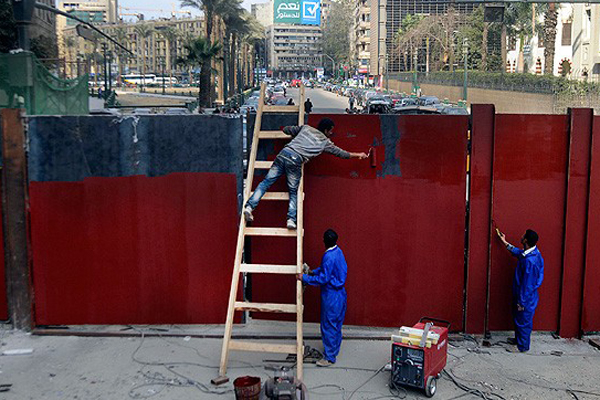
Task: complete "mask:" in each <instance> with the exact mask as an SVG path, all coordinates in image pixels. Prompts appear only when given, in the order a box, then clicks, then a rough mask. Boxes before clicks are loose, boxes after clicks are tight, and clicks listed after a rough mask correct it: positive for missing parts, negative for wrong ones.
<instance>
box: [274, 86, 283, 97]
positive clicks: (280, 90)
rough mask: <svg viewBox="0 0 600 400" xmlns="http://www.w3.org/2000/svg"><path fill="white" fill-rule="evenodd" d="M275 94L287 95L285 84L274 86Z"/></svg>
mask: <svg viewBox="0 0 600 400" xmlns="http://www.w3.org/2000/svg"><path fill="white" fill-rule="evenodd" d="M273 96H285V88H284V87H283V86H275V87H273Z"/></svg>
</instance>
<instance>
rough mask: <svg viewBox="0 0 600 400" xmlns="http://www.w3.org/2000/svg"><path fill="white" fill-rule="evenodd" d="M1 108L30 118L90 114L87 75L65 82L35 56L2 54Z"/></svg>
mask: <svg viewBox="0 0 600 400" xmlns="http://www.w3.org/2000/svg"><path fill="white" fill-rule="evenodd" d="M0 108H25V109H26V110H27V114H28V115H81V114H89V100H88V78H87V75H83V76H79V77H77V78H75V79H61V78H59V77H57V76H56V75H55V74H53V73H52V72H51V71H49V70H48V68H46V67H45V66H44V65H43V64H42V63H41V62H40V61H39V60H38V59H37V58H36V57H35V55H34V54H33V53H31V52H20V53H16V54H0Z"/></svg>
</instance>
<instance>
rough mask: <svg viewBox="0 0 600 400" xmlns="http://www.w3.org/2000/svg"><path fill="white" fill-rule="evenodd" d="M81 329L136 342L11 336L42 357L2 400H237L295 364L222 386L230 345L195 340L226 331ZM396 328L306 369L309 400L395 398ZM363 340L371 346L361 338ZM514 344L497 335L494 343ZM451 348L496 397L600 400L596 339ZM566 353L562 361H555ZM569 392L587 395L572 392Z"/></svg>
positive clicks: (351, 331)
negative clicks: (256, 381)
mask: <svg viewBox="0 0 600 400" xmlns="http://www.w3.org/2000/svg"><path fill="white" fill-rule="evenodd" d="M305 328H306V329H305V330H306V332H307V338H308V337H311V338H312V337H315V336H316V335H317V333H318V325H317V324H305ZM123 329H125V330H123ZM294 329H295V325H294V324H293V323H273V322H264V321H263V322H257V321H253V322H251V323H250V324H247V325H244V326H237V327H236V328H235V331H234V335H238V336H247V337H260V336H262V337H265V336H280V337H286V336H292V334H293V332H294ZM75 330H76V331H81V332H84V333H87V334H90V335H91V334H96V333H99V332H112V333H113V334H116V333H119V332H121V333H129V334H131V335H132V336H131V337H81V336H38V335H31V334H25V333H22V332H18V331H6V330H5V331H3V332H2V334H3V336H2V339H1V342H2V344H1V349H0V350H1V351H5V350H10V349H26V348H30V349H33V353H32V354H30V355H20V356H2V357H0V371H1V373H0V384H12V387H11V389H10V391H8V392H4V393H1V392H0V399H19V400H22V399H23V400H24V399H36V400H37V399H52V400H53V399H85V400H91V399H128V398H132V399H147V398H150V399H174V400H179V399H181V400H183V399H186V400H187V399H233V398H234V394H233V392H232V390H233V386H232V382H233V380H234V379H235V378H236V377H239V376H244V375H252V376H259V377H261V379H263V382H264V380H265V379H267V378H268V377H269V376H271V374H272V372H270V371H266V370H265V369H264V366H265V365H267V364H272V365H290V364H289V363H286V362H285V355H278V354H268V353H265V354H263V353H241V352H233V353H232V354H231V356H230V363H229V371H228V376H229V378H230V382H229V383H228V384H226V385H223V386H221V387H216V388H215V387H213V386H212V385H211V384H210V379H212V378H214V377H216V376H217V372H218V364H219V360H220V352H221V343H222V340H221V339H217V338H197V337H192V336H209V337H210V336H212V335H218V334H219V332H221V334H222V331H223V327H222V326H216V325H211V326H174V325H171V326H168V327H167V326H161V327H155V326H152V327H150V326H143V327H133V328H131V327H123V326H110V327H97V326H96V327H73V328H71V329H70V330H69V331H75ZM62 331H64V330H62ZM392 331H394V329H370V328H352V327H348V328H344V334H345V335H346V336H347V338H346V339H345V340H344V342H343V344H342V350H341V354H340V356H339V358H338V362H337V363H336V364H335V365H334V366H333V367H329V368H318V367H316V366H315V365H314V364H307V365H305V372H304V375H305V376H304V382H305V384H306V385H307V387H308V388H309V390H310V392H309V397H308V398H309V399H345V400H350V399H355V400H358V399H372V400H374V399H385V398H389V399H391V398H393V397H391V395H390V390H389V387H388V383H389V377H390V372H388V371H380V372H377V371H379V370H380V369H381V368H382V367H383V366H384V365H385V364H387V363H388V362H389V358H390V350H391V347H390V341H389V339H386V340H374V339H375V338H386V337H389V335H390V333H391V332H392ZM63 333H64V332H63ZM147 335H154V336H153V337H149V336H147ZM159 335H160V336H159ZM361 335H366V336H365V337H368V338H369V339H358V338H359V337H360V336H361ZM505 339H506V336H500V335H494V337H493V338H492V342H493V343H497V342H499V341H501V340H505ZM271 340H273V339H271ZM306 344H307V345H309V346H312V347H315V348H317V349H319V350H322V347H321V344H320V341H319V340H314V339H307V340H306ZM450 344H451V346H450V348H449V349H450V350H449V356H448V365H447V368H446V371H447V372H448V373H449V374H450V375H451V376H453V377H454V378H455V380H456V382H457V384H458V385H461V386H462V387H463V389H465V390H469V389H468V388H471V389H473V390H476V391H479V392H481V393H486V396H487V398H489V399H507V400H508V399H522V400H525V399H544V400H551V399H600V385H599V384H598V378H599V372H598V371H600V351H599V350H597V349H595V348H593V347H592V346H590V345H589V344H588V343H587V341H582V340H565V339H554V338H553V337H552V336H551V335H548V334H536V335H534V337H533V339H532V350H531V351H530V352H529V353H527V354H512V353H508V352H506V351H505V349H504V347H503V345H502V344H496V345H494V346H492V347H489V348H484V347H479V346H478V345H477V343H476V342H475V341H474V340H473V338H470V337H466V338H465V337H463V336H462V335H452V339H451V341H450ZM557 350H558V351H561V352H563V353H562V355H560V356H555V355H552V354H551V352H553V351H557ZM265 360H268V361H265ZM271 360H279V361H280V362H277V361H271ZM457 384H455V383H453V382H452V381H451V380H450V379H449V377H447V376H446V377H445V378H442V379H440V381H439V382H438V393H437V394H436V395H435V397H434V399H439V400H449V399H456V398H461V399H474V398H478V397H477V396H476V395H475V394H468V393H467V392H466V391H465V390H463V389H461V388H459V387H458V385H457ZM568 389H572V390H578V391H574V392H572V394H569V393H568V392H567V390H568ZM585 391H588V392H593V391H595V392H597V394H586V393H584V392H585ZM473 393H475V392H473ZM397 394H398V395H399V396H400V397H399V398H407V399H421V398H425V396H424V394H422V393H421V392H419V391H415V390H411V389H409V390H407V391H406V392H404V391H402V392H400V393H397Z"/></svg>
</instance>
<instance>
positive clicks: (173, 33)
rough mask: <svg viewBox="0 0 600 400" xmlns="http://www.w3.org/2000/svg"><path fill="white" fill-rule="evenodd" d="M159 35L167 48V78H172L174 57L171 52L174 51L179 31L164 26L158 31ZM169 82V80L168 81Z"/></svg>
mask: <svg viewBox="0 0 600 400" xmlns="http://www.w3.org/2000/svg"><path fill="white" fill-rule="evenodd" d="M159 33H160V35H161V36H162V37H163V39H164V40H165V43H166V47H167V69H168V70H169V77H170V78H172V77H173V64H174V61H175V58H176V57H175V56H174V55H173V50H175V49H176V45H175V41H176V40H177V38H178V37H179V31H177V30H176V29H175V28H173V27H171V26H166V27H164V28H162V29H160V30H159ZM169 82H170V80H169Z"/></svg>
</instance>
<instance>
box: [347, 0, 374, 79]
mask: <svg viewBox="0 0 600 400" xmlns="http://www.w3.org/2000/svg"><path fill="white" fill-rule="evenodd" d="M355 1H356V3H355V7H354V27H353V29H352V35H351V37H352V38H353V40H351V42H350V46H351V49H350V53H351V54H352V61H353V62H354V64H355V65H356V67H357V68H356V69H357V71H356V72H357V73H358V74H359V75H369V72H370V61H371V52H370V43H371V7H370V4H369V0H355Z"/></svg>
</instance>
